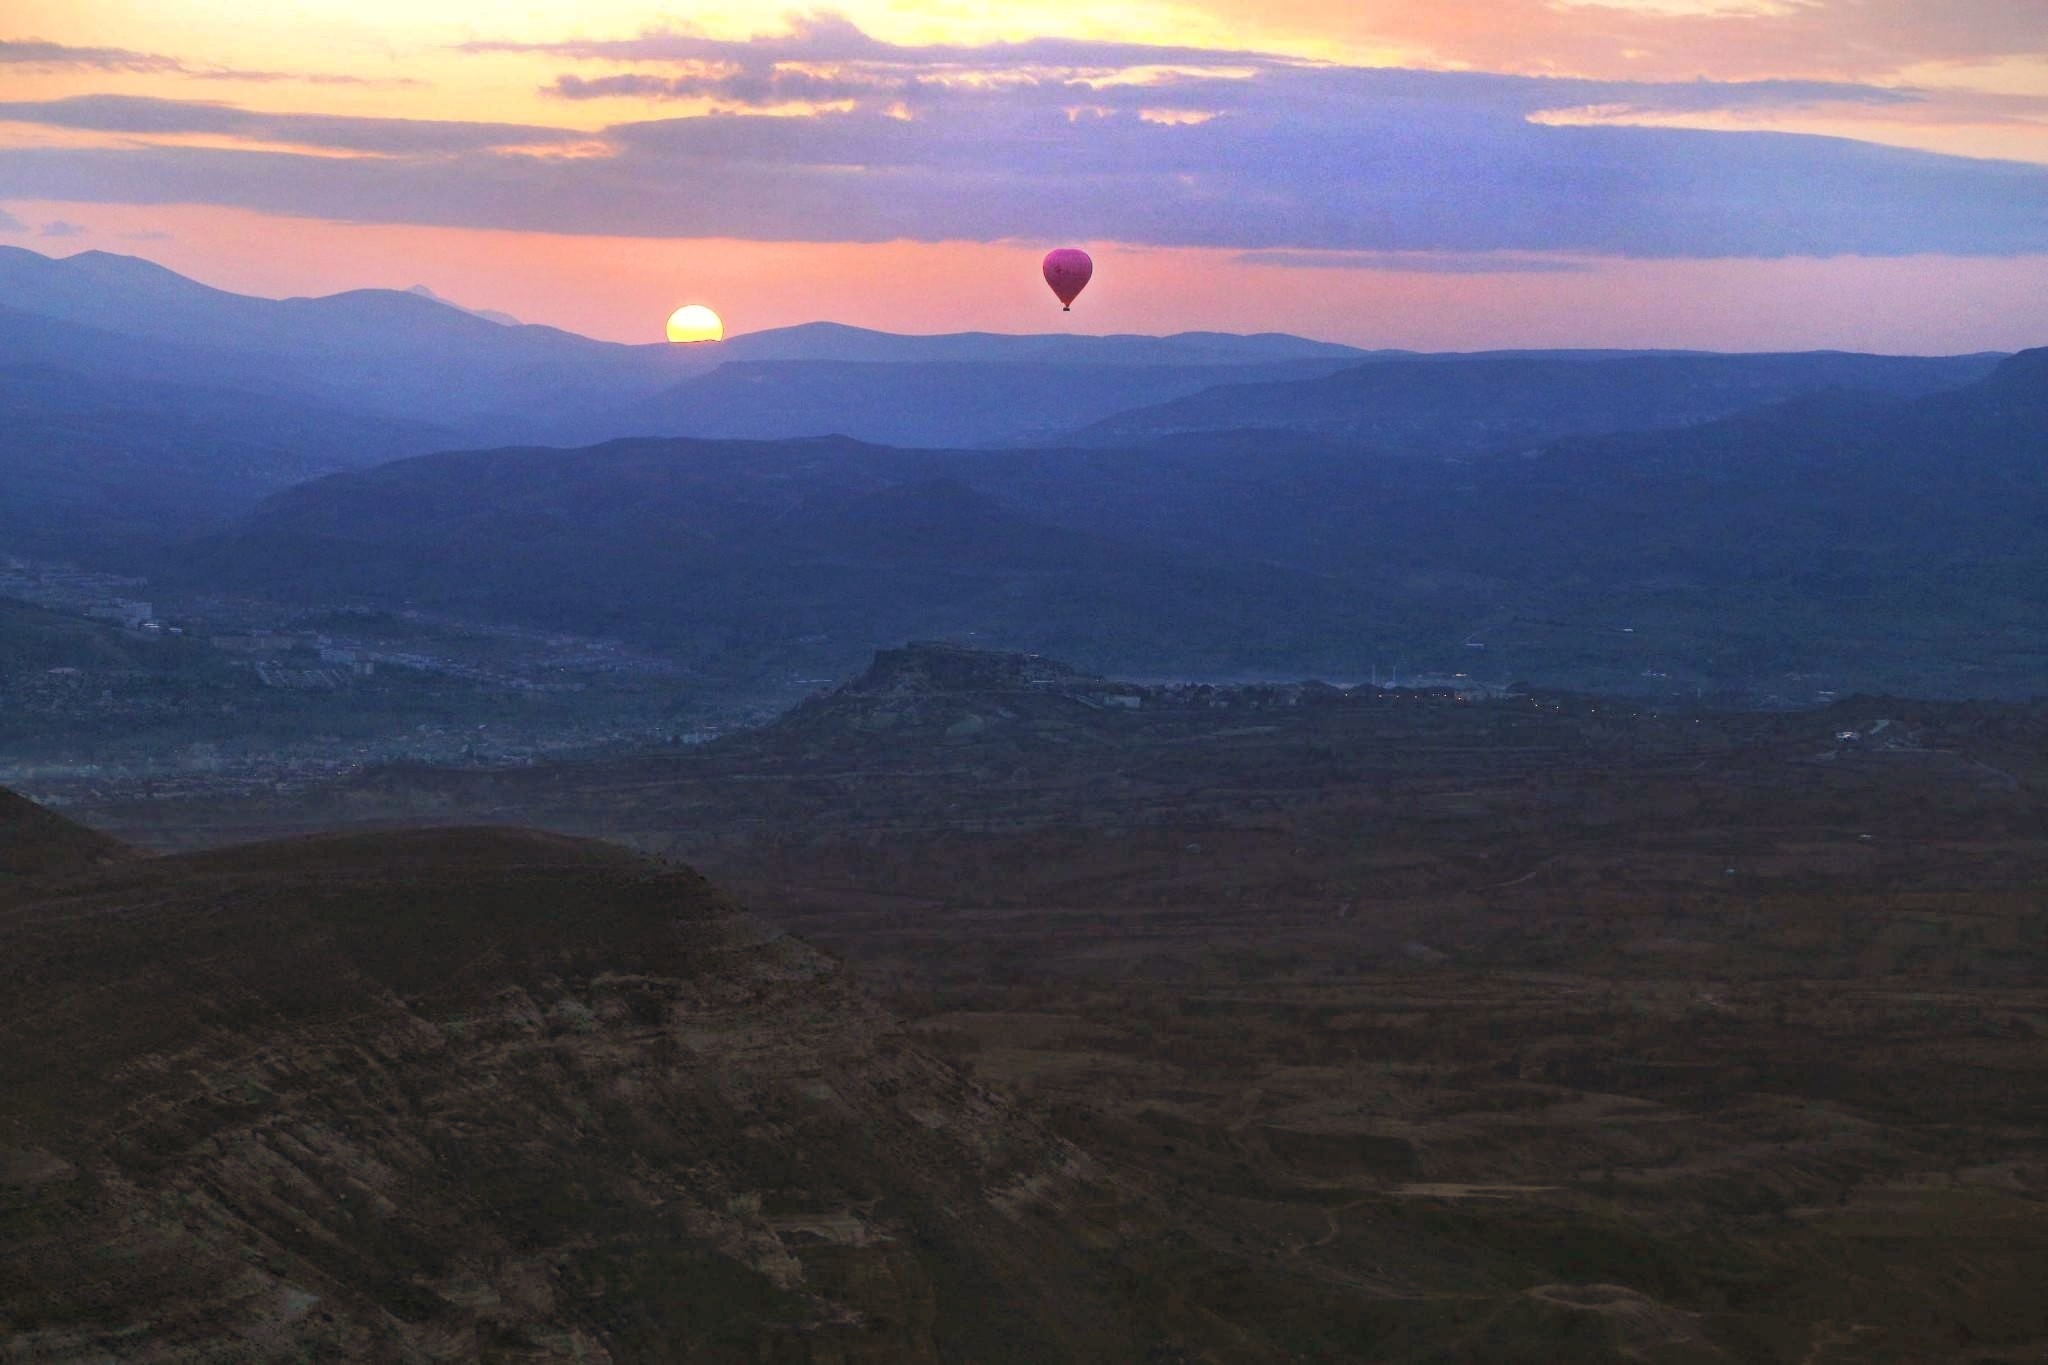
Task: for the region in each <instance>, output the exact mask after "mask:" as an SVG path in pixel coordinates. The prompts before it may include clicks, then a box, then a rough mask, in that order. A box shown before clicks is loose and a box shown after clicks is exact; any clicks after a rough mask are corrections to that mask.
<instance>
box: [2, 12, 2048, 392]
mask: <svg viewBox="0 0 2048 1365" xmlns="http://www.w3.org/2000/svg"><path fill="white" fill-rule="evenodd" d="M2042 6H2043V0H1087V2H1086V3H1075V2H1070V0H1038V3H1034V4H1031V5H1028V6H1026V5H1013V4H1006V3H1001V0H974V2H972V3H970V2H969V0H843V3H840V4H837V5H835V6H832V7H828V8H799V9H792V10H790V11H788V12H786V13H780V14H777V13H776V12H775V11H774V10H773V9H772V8H764V7H763V6H761V5H759V4H756V3H722V2H719V3H702V4H680V5H678V4H670V5H659V4H647V3H640V0H581V2H580V3H578V2H576V0H525V3H522V4H518V5H506V6H479V5H474V4H459V5H458V4H450V3H442V2H441V0H9V3H8V4H7V5H6V6H5V8H4V9H0V244H7V245H14V246H25V247H29V248H31V249H33V250H38V251H42V252H45V253H48V254H52V255H68V254H70V253H72V252H74V251H80V250H105V251H116V252H122V253H125V254H130V255H137V256H144V257H147V258H149V259H152V260H156V261H159V262H161V263H162V264H164V265H167V266H170V267H171V268H172V269H175V270H179V271H181V272H183V273H186V274H189V275H192V276H193V277H195V278H198V279H201V280H203V281H205V282H207V283H209V284H213V285H217V286H219V287H222V288H228V289H235V290H240V291H243V292H249V293H258V294H265V295H271V296H289V295H299V294H320V293H329V292H334V291H337V290H341V289H348V288H359V287H366V286H383V287H394V288H405V287H408V286H411V285H414V284H424V285H426V286H428V287H429V288H431V289H433V290H434V291H435V292H436V293H439V294H441V295H443V296H446V297H448V298H452V299H454V300H456V301H458V302H460V303H463V304H466V305H469V306H472V307H481V308H494V309H501V310H504V311H507V312H511V313H513V314H515V315H516V316H519V317H521V318H522V319H525V320H527V321H534V322H545V323H550V324H553V325H556V326H562V327H567V328H571V329H573V330H576V331H581V332H585V333H588V334H590V335H594V336H602V337H607V338H611V339H616V340H625V341H653V340H658V339H659V338H660V336H661V330H662V323H663V321H664V320H665V319H666V318H667V316H668V314H669V313H670V312H671V311H672V310H673V309H674V308H675V307H677V306H679V305H681V304H683V303H689V302H698V303H704V304H708V305H710V306H712V307H714V308H716V309H717V310H718V311H719V312H720V313H722V314H723V315H724V316H725V319H726V323H727V328H728V331H729V332H730V333H738V332H745V331H754V330H759V329H762V328H766V327H775V326H783V325H788V324H792V323H798V322H806V321H812V320H818V319H830V320H834V321H839V322H847V323H853V324H856V325H861V326H869V327H879V328H885V329H888V330H894V331H905V332H943V331H956V330H986V331H999V332H1038V331H1054V330H1075V331H1086V332H1171V331H1180V330H1190V329H1202V330H1221V331H1239V332H1256V331H1287V332H1295V333H1300V334H1303V335H1310V336H1318V337H1325V338H1329V339H1332V340H1340V341H1348V342H1353V343H1356V344H1360V345H1368V346H1412V347H1418V348H1423V349H1432V350H1452V349H1458V350H1469V349H1485V348H1489V347H1502V346H1698V347H1711V348H1715V349H1727V350H1760V349H1795V348H1797V349H1804V348H1814V347H1840V348H1845V349H1860V350H1880V351H1899V352H1955V351H1967V350H2010V349H2018V348H2020V347H2024V346H2029V345H2040V344H2044V343H2048V14H2044V11H2043V7H2042ZM1068 245H1071V246H1080V247H1084V248H1086V249H1087V250H1089V251H1090V252H1091V253H1092V254H1093V255H1094V256H1095V258H1096V262H1097V271H1096V278H1095V281H1094V282H1093V283H1092V284H1091V285H1090V287H1089V290H1088V292H1087V293H1085V294H1084V295H1083V296H1082V298H1081V300H1080V301H1079V302H1078V303H1077V304H1076V306H1075V311H1074V312H1073V313H1071V314H1063V313H1061V312H1060V311H1059V309H1058V305H1057V304H1056V303H1055V302H1054V301H1053V299H1052V297H1051V295H1050V293H1049V292H1047V291H1046V289H1045V287H1044V285H1043V283H1042V282H1041V281H1040V280H1039V279H1038V276H1037V263H1038V259H1039V257H1040V256H1041V255H1043V253H1044V252H1045V251H1046V250H1047V249H1048V248H1050V247H1053V246H1068Z"/></svg>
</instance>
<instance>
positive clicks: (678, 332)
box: [668, 303, 725, 342]
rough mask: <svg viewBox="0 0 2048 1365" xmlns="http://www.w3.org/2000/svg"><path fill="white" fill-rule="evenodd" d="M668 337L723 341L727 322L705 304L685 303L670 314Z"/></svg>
mask: <svg viewBox="0 0 2048 1365" xmlns="http://www.w3.org/2000/svg"><path fill="white" fill-rule="evenodd" d="M668 339H669V340H670V341H686V342H687V341H723V340H725V324H724V323H723V322H720V321H719V320H718V314H716V313H714V312H712V311H711V310H710V309H709V308H706V307H705V306H704V305H703V304H701V303H691V304H685V305H684V306H683V307H681V308H678V309H676V311H675V312H673V313H671V314H669V318H668Z"/></svg>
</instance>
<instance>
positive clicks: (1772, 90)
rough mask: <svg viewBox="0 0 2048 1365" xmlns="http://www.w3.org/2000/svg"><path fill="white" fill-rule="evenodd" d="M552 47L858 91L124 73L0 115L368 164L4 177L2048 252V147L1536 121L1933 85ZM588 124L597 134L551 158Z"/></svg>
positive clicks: (593, 222) (0, 154) (753, 231)
mask: <svg viewBox="0 0 2048 1365" xmlns="http://www.w3.org/2000/svg"><path fill="white" fill-rule="evenodd" d="M504 46H505V45H502V44H501V45H488V44H484V45H476V46H475V47H474V48H473V50H484V51H491V50H500V49H501V48H503V47H504ZM519 50H522V51H525V50H531V49H530V48H529V47H521V48H520V49H519ZM544 50H547V51H554V52H561V53H563V54H564V55H572V56H584V57H587V58H589V59H592V60H597V59H603V60H620V61H624V60H632V61H636V62H647V61H654V60H659V61H660V62H661V63H663V64H664V69H663V70H661V71H658V72H648V71H629V72H619V73H614V74H612V75H605V76H597V77H585V76H574V77H570V76H565V77H563V78H562V79H561V80H560V81H558V82H557V83H556V85H555V87H553V88H554V90H555V92H556V93H558V94H561V95H563V96H564V97H567V98H580V99H590V98H601V97H604V96H607V95H637V96H643V97H644V96H647V95H657V96H664V95H673V96H676V97H709V98H713V99H715V100H719V101H722V102H725V103H727V104H737V105H740V106H743V107H744V106H749V105H758V104H763V103H769V104H772V103H782V102H786V101H789V100H801V101H809V102H812V103H818V104H843V103H846V102H848V101H850V102H851V107H850V108H840V109H833V110H830V111H828V112H823V113H819V114H815V115H813V116H809V117H798V118H781V117H766V116H762V115H758V114H752V113H746V112H718V113H712V114H705V115H694V116H690V117H680V118H664V119H652V120H644V121H639V122H630V123H618V124H614V125H612V126H610V127H608V128H606V129H604V130H603V131H602V132H601V133H599V134H586V133H582V132H576V131H571V130H564V129H552V128H536V127H528V126H522V125H507V124H484V123H461V122H438V121H431V120H405V119H374V118H347V117H341V116H327V115H319V116H316V115H305V114H266V113H257V112H253V111H249V110H244V109H240V108H238V107H236V106H233V105H228V104H215V103H202V102H191V101H177V100H150V99H136V98H127V97H115V96H107V95H100V96H83V97H79V98H76V99H69V100H55V101H44V102H38V103H26V102H16V103H12V104H5V105H0V118H9V119H14V120H17V121H31V122H40V123H47V124H51V125H55V126H62V127H67V128H74V129H82V130H89V131H98V132H105V133H115V134H129V135H134V136H147V135H149V134H152V133H155V134H164V133H209V134H212V135H215V136H219V137H227V138H233V139H239V140H243V141H247V142H252V143H268V144H272V148H274V147H275V146H280V145H282V146H303V147H309V148H310V147H317V148H321V149H325V150H339V151H348V152H357V153H367V154H369V155H359V156H350V157H336V156H312V155H298V154H294V153H290V152H279V151H276V150H274V149H270V148H257V147H250V148H246V149H239V150H228V149H220V148H195V147H169V146H129V147H112V146H108V147H92V148H75V147H37V148H13V149H7V150H0V197H13V198H17V199H26V198H45V199H74V200H87V201H106V202H129V203H182V202H202V203H220V204H231V205H236V206H240V207H247V208H253V209H259V210H263V211H266V212H274V213H287V214H302V215H308V216H318V217H328V218H340V219H347V220H353V221H379V222H401V223H425V224H442V225H454V226H474V227H494V228H513V229H524V230H533V231H547V232H565V233H586V234H608V235H609V234H616V235H649V236H736V237H752V238H758V239H764V240H843V241H881V240H890V239H896V238H905V239H913V240H919V241H938V240H950V239H971V240H982V241H987V240H1000V239H1008V238H1028V239H1040V238H1060V239H1063V240H1082V241H1088V240H1098V241H1125V242H1137V243H1152V244H1158V245H1183V246H1209V247H1229V248H1235V249H1237V250H1240V251H1258V252H1283V253H1294V254H1293V256H1292V257H1291V258H1287V257H1282V258H1275V259H1284V260H1290V261H1291V263H1292V264H1295V265H1299V266H1309V265H1315V266H1318V267H1321V268H1330V267H1331V266H1332V265H1333V264H1335V263H1337V262H1338V261H1339V260H1340V258H1339V257H1336V256H1330V255H1327V254H1319V253H1345V255H1344V256H1343V257H1342V258H1341V259H1342V260H1343V261H1344V262H1345V263H1346V264H1348V265H1350V266H1351V267H1353V268H1358V267H1359V265H1360V264H1361V263H1365V268H1385V269H1396V268H1405V269H1414V268H1417V265H1416V262H1417V261H1418V260H1422V259H1440V260H1441V261H1443V262H1463V264H1462V265H1460V266H1459V267H1458V268H1463V269H1468V270H1470V269H1476V268H1480V266H1479V264H1476V263H1479V262H1485V261H1490V262H1491V263H1490V264H1486V265H1485V268H1487V269H1492V270H1502V269H1507V268H1509V267H1508V266H1506V265H1505V264H1503V262H1505V261H1507V260H1510V259H1527V258H1530V257H1535V256H1544V255H1551V254H1562V255H1580V256H1605V255H1622V256H1660V257H1672V256H1694V257H1702V256H1750V257H1756V256H1785V255H1834V254H1868V255H1903V254H1915V253H1922V252H1933V253H1953V254H2013V253H2021V252H2036V251H2048V168H2043V167H2039V166H2032V165H2024V164H2019V163H2005V162H1990V161H1978V160H1971V159H1968V158H1962V157H1952V156H1940V155H1935V154H1931V153H1923V152H1910V151H1902V150H1898V149H1895V148H1889V147H1880V146H1873V145H1870V144H1866V143H1859V142H1854V141H1849V140H1845V139H1839V138H1817V137H1803V136H1796V135H1787V134H1777V133H1755V132H1746V133H1731V132H1708V131H1691V130H1679V129H1667V128H1650V127H1617V126H1570V125H1565V126H1551V125H1548V124H1545V123H1543V122H1542V121H1541V116H1542V115H1544V114H1545V113H1546V112H1550V111H1557V110H1570V109H1580V108H1586V107H1603V108H1604V107H1616V108H1627V109H1631V110H1635V111H1639V112H1667V113H1700V112H1708V111H1721V110H1757V109H1783V108H1808V107H1817V106H1824V105H1826V106H1839V107H1850V108H1853V107H1871V106H1877V107H1884V108H1887V109H1900V108H1911V107H1912V106H1914V105H1915V104H1916V103H1917V102H1918V101H1921V100H1922V99H1923V98H1924V97H1923V96H1922V95H1921V94H1920V93H1918V92H1914V91H1910V90H1896V89H1889V88H1884V87H1875V86H1866V85H1855V84H1837V83H1829V82H1814V81H1750V82H1711V81H1687V82H1671V83H1653V82H1625V81H1622V82H1617V81H1588V80H1563V79H1542V78H1532V77H1518V76H1503V75H1491V74H1483V73H1470V72H1438V71H1413V70H1384V69H1362V68H1351V67H1339V66H1332V65H1325V64H1312V63H1301V62H1294V61H1286V60H1276V59H1272V58H1267V57H1260V56H1258V55H1257V54H1217V53H1211V52H1200V51H1197V50H1193V49H1181V48H1171V47H1143V46H1138V45H1132V44H1117V43H1093V42H1086V41H1079V40H1069V39H1052V38H1048V39H1035V40H1031V41H1029V42H1023V43H1008V44H991V45H988V46H985V47H963V46H955V45H937V46H923V47H906V46H897V45H892V44H887V43H882V42H880V41H878V40H876V39H873V38H870V37H868V36H867V35H865V34H863V33H861V32H860V30H858V29H857V28H854V27H853V26H852V25H851V24H848V23H846V22H845V21H843V20H840V19H836V18H832V17H829V16H828V17H825V18H815V19H810V20H805V21H802V22H801V23H799V24H798V26H797V27H796V28H795V29H794V30H793V31H792V32H791V33H789V34H785V35H781V36H778V37H772V38H761V39H752V40H747V41H744V42H739V43H732V42H724V41H720V40H712V39H708V38H703V37H700V36H696V35H689V34H675V33H665V34H655V35H648V36H645V37H642V38H639V39H631V40H626V41H624V42H620V43H602V42H600V43H569V44H553V45H546V46H545V48H544ZM1196 57H1199V58H1200V59H1201V64H1200V65H1196V64H1195V63H1194V61H1193V60H1192V59H1194V58H1196ZM1226 58H1237V60H1225V59H1226ZM1183 59H1188V60H1187V61H1185V62H1184V61H1183ZM796 62H802V63H805V64H806V65H805V66H804V67H803V68H802V69H798V68H796V67H794V66H792V65H789V64H790V63H796ZM1141 69H1142V72H1143V78H1142V79H1140V77H1139V72H1140V70H1141ZM963 72H964V73H969V74H970V75H971V77H972V78H971V79H970V78H967V77H966V76H963V75H962V73H963ZM906 113H907V114H908V115H910V116H909V117H902V116H901V115H903V114H906ZM585 144H588V147H589V149H590V150H591V151H592V152H593V153H595V154H590V155H578V156H573V157H568V156H556V155H545V154H542V153H545V152H548V151H550V150H553V149H557V148H560V147H564V146H569V145H575V146H578V147H579V148H582V147H583V146H584V145H585ZM1361 253H1362V254H1361ZM1375 253H1383V255H1380V256H1377V257H1376V256H1375ZM1386 253H1390V254H1386ZM1418 253H1419V254H1420V255H1418ZM1444 268H1451V267H1450V266H1449V265H1446V266H1445V267H1444ZM1527 268H1534V267H1527ZM1550 268H1554V267H1550Z"/></svg>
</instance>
